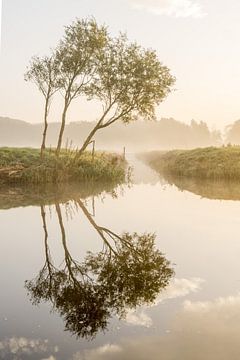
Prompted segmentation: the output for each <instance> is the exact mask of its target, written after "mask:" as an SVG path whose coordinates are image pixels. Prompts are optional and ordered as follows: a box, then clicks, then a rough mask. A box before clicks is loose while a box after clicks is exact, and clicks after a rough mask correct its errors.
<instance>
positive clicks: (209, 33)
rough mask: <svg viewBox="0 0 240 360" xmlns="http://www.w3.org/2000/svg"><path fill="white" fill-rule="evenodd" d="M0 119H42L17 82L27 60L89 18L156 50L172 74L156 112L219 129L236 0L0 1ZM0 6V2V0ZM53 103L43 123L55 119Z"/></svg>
mask: <svg viewBox="0 0 240 360" xmlns="http://www.w3.org/2000/svg"><path fill="white" fill-rule="evenodd" d="M2 3H3V9H2V49H1V60H0V66H1V68H0V116H9V117H14V118H19V119H23V120H26V121H30V122H39V121H41V118H42V98H41V96H40V94H39V93H38V91H37V89H35V88H34V86H32V85H30V84H27V83H25V82H24V80H23V74H24V71H25V68H26V66H27V64H28V61H29V59H30V57H31V56H32V55H34V54H40V55H41V54H45V53H46V54H47V53H48V50H49V48H50V47H54V46H55V44H56V42H57V41H58V39H59V38H60V37H61V36H62V34H63V27H64V25H67V24H69V23H70V22H71V21H72V20H74V19H75V18H76V17H79V18H82V17H86V16H89V15H93V16H94V17H95V18H96V20H97V21H98V22H99V23H105V24H107V25H108V26H109V30H110V32H111V33H112V34H116V33H117V32H118V31H126V32H127V34H128V37H129V38H130V39H131V40H136V41H137V42H138V43H140V44H141V45H143V46H145V47H151V48H154V49H156V50H157V53H158V55H159V58H160V60H161V61H162V62H163V63H164V64H166V65H167V66H168V67H169V68H170V69H171V71H172V73H173V74H174V75H175V76H176V78H177V82H176V86H175V87H176V90H175V91H174V92H173V93H172V94H171V95H170V96H169V97H168V99H167V100H166V101H165V102H164V103H163V104H162V105H161V106H160V107H159V108H158V110H157V113H158V115H159V117H161V116H167V117H174V118H176V119H178V120H181V121H185V122H189V121H190V120H191V119H192V118H194V119H196V120H203V121H207V122H208V124H209V125H210V126H214V125H215V126H216V127H223V126H225V125H227V124H228V123H230V122H233V121H235V120H237V119H238V118H240V85H239V83H240V45H239V38H240V1H239V0H228V1H224V0H211V1H209V0H115V1H113V0H112V1H110V0H40V1H39V0H38V1H37V0H2ZM0 4H1V0H0ZM60 105H61V104H60V100H57V101H56V102H55V109H54V111H53V112H52V114H51V120H58V119H59V115H60V110H61V107H60ZM97 110H98V108H97V107H95V106H93V105H92V104H91V105H90V104H88V105H86V104H84V103H82V102H80V101H78V100H77V101H76V102H75V104H74V106H73V109H72V110H71V112H70V114H69V121H79V120H93V119H95V118H96V117H97V112H98V111H97Z"/></svg>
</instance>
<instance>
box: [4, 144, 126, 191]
mask: <svg viewBox="0 0 240 360" xmlns="http://www.w3.org/2000/svg"><path fill="white" fill-rule="evenodd" d="M75 155H76V152H75V151H72V150H71V151H70V150H63V151H62V152H61V154H60V156H59V157H56V156H55V153H54V152H53V151H46V152H45V156H44V158H43V159H42V160H41V159H40V150H39V149H30V148H0V182H2V183H31V184H42V183H61V182H71V181H100V180H101V181H115V180H118V181H123V180H124V177H125V165H126V164H125V161H124V160H123V159H122V158H121V157H120V156H118V155H115V154H108V153H103V152H102V153H95V155H94V158H93V157H92V154H91V153H89V152H85V153H84V154H83V155H82V156H81V157H80V158H76V156H75Z"/></svg>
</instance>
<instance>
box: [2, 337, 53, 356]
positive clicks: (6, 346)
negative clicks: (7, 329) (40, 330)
mask: <svg viewBox="0 0 240 360" xmlns="http://www.w3.org/2000/svg"><path fill="white" fill-rule="evenodd" d="M51 352H58V348H57V347H52V346H50V345H49V343H48V340H40V339H27V338H25V337H11V338H6V339H5V340H3V341H0V359H5V358H8V356H10V355H12V356H14V359H20V358H22V357H25V356H31V355H34V354H45V353H51ZM42 360H44V359H42ZM45 360H55V358H54V357H53V356H50V357H48V358H46V359H45Z"/></svg>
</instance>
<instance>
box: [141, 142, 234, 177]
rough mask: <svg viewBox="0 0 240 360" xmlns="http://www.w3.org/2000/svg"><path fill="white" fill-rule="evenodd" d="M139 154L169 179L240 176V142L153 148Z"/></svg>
mask: <svg viewBox="0 0 240 360" xmlns="http://www.w3.org/2000/svg"><path fill="white" fill-rule="evenodd" d="M139 157H140V158H141V159H142V160H143V161H144V162H146V163H147V164H148V165H150V166H151V167H152V168H153V169H154V170H156V171H157V172H159V173H161V175H162V176H163V177H164V178H166V179H167V178H169V176H170V177H178V178H189V179H191V178H192V179H194V178H195V179H212V180H216V181H217V180H223V179H224V180H227V181H233V180H235V181H236V180H239V179H240V146H223V147H218V148H217V147H207V148H197V149H192V150H172V151H167V152H166V151H164V152H163V151H152V152H149V153H145V154H141V155H140V156H139Z"/></svg>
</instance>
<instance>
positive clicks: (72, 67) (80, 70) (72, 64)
mask: <svg viewBox="0 0 240 360" xmlns="http://www.w3.org/2000/svg"><path fill="white" fill-rule="evenodd" d="M106 42H107V30H106V27H105V26H98V25H97V23H96V21H95V20H94V19H87V20H77V21H75V22H74V23H72V25H70V26H67V27H66V29H65V35H64V38H63V39H62V40H61V41H60V44H59V46H58V47H57V51H56V53H57V59H58V63H59V71H60V79H61V93H62V95H63V97H64V107H63V112H62V119H61V128H60V132H59V136H58V144H57V150H56V153H57V155H59V153H60V150H61V146H62V139H63V133H64V129H65V124H66V116H67V111H68V109H69V106H70V104H71V102H72V101H73V100H74V99H75V98H77V97H78V96H80V95H83V94H84V91H85V89H86V86H87V85H88V84H89V83H90V82H91V81H92V79H93V77H94V75H95V72H96V66H97V59H98V56H97V54H98V53H99V52H100V51H101V49H102V48H103V47H104V46H105V44H106Z"/></svg>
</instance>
